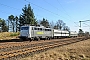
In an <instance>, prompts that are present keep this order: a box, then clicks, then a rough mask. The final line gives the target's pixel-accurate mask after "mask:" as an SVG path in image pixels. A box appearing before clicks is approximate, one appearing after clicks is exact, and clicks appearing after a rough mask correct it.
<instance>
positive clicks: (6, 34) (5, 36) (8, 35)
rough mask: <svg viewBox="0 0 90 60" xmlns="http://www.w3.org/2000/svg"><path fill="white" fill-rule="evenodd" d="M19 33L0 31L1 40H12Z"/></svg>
mask: <svg viewBox="0 0 90 60" xmlns="http://www.w3.org/2000/svg"><path fill="white" fill-rule="evenodd" d="M18 35H19V32H17V33H16V32H2V33H0V40H10V39H12V38H16V37H17V36H18Z"/></svg>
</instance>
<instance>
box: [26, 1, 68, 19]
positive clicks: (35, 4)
mask: <svg viewBox="0 0 90 60" xmlns="http://www.w3.org/2000/svg"><path fill="white" fill-rule="evenodd" d="M24 1H26V2H28V3H30V4H33V5H35V6H37V7H39V8H41V9H43V10H46V11H48V12H49V13H52V14H54V15H56V16H58V17H62V18H65V17H63V16H61V15H59V14H57V13H55V12H52V11H50V10H48V9H45V8H43V7H41V6H39V5H36V4H34V3H32V2H30V1H28V0H24ZM66 19H67V18H66Z"/></svg>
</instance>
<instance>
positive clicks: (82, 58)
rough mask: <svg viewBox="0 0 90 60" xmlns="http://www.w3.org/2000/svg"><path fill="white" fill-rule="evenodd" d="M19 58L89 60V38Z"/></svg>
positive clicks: (31, 59)
mask: <svg viewBox="0 0 90 60" xmlns="http://www.w3.org/2000/svg"><path fill="white" fill-rule="evenodd" d="M21 60H90V39H88V40H85V41H81V42H78V43H74V44H70V45H66V46H62V47H57V48H54V49H50V50H48V51H45V52H42V53H39V54H34V55H33V56H29V57H26V58H23V59H21Z"/></svg>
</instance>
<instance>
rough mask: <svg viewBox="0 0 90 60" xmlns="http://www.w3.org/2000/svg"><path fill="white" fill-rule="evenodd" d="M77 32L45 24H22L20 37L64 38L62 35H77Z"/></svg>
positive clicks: (34, 38) (38, 38) (35, 38)
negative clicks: (45, 25) (53, 27)
mask: <svg viewBox="0 0 90 60" xmlns="http://www.w3.org/2000/svg"><path fill="white" fill-rule="evenodd" d="M77 35H78V34H77V33H76V32H74V31H63V30H56V29H51V28H46V27H43V26H21V30H20V38H21V39H26V38H28V39H30V40H40V39H42V38H44V39H51V38H62V37H77Z"/></svg>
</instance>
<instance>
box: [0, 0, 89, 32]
mask: <svg viewBox="0 0 90 60" xmlns="http://www.w3.org/2000/svg"><path fill="white" fill-rule="evenodd" d="M26 1H29V2H26ZM26 1H25V0H0V18H3V19H8V16H9V15H11V14H13V15H14V16H19V15H20V14H21V13H22V8H23V7H24V6H25V4H26V5H27V4H28V3H30V4H31V7H32V9H33V12H34V15H35V17H36V18H37V20H41V19H42V18H43V17H44V18H46V19H48V20H49V22H51V21H53V22H54V23H56V21H57V20H59V19H60V20H63V21H64V22H65V23H66V25H67V26H69V27H70V30H72V31H78V29H79V23H77V22H78V21H80V20H82V21H83V20H87V19H90V0H26ZM74 22H76V23H74ZM86 24H87V25H90V21H88V22H84V23H82V29H83V30H84V31H89V32H90V26H89V27H88V26H87V25H86Z"/></svg>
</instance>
